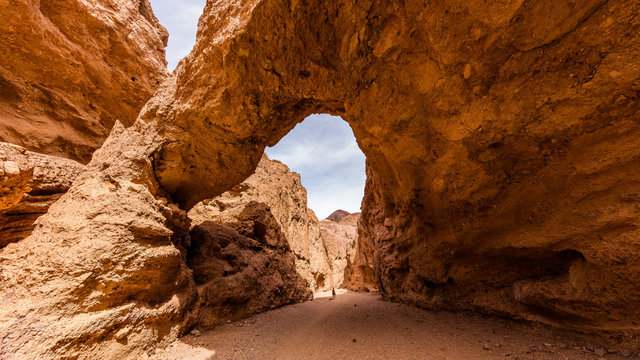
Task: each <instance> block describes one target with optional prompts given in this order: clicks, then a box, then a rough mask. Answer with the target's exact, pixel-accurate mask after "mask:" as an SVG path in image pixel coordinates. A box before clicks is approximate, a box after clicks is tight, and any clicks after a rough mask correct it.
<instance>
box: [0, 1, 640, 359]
mask: <svg viewBox="0 0 640 360" xmlns="http://www.w3.org/2000/svg"><path fill="white" fill-rule="evenodd" d="M638 14H640V5H639V4H638V3H637V2H636V1H629V0H611V1H606V2H605V1H602V0H589V1H583V2H580V3H577V2H575V1H571V0H555V1H546V0H545V1H537V2H525V1H512V2H508V3H504V2H498V1H481V2H478V1H471V0H468V1H467V0H443V1H438V2H424V1H408V2H402V3H396V2H370V1H356V2H353V1H307V2H295V1H294V2H284V1H276V0H246V1H210V2H208V4H207V7H206V9H205V13H204V15H203V17H202V18H201V21H200V29H199V34H198V43H197V45H196V47H195V48H194V51H193V52H192V54H191V55H190V56H189V57H188V58H187V59H186V60H185V61H183V62H182V63H181V65H180V66H179V68H178V69H177V70H176V73H175V76H173V77H171V78H169V79H168V80H167V81H166V82H165V83H164V84H163V85H162V88H161V89H160V90H159V92H158V93H157V94H156V96H155V97H154V98H153V99H152V100H151V101H150V102H149V103H148V104H147V105H146V106H145V108H144V109H143V111H142V112H141V114H140V117H139V118H138V120H137V121H136V123H135V124H134V125H133V126H132V127H130V128H128V129H126V130H125V129H123V128H121V127H118V128H116V129H115V130H114V131H113V134H112V136H110V137H109V138H108V140H107V141H106V142H105V144H104V145H103V147H102V148H101V149H100V150H98V151H97V152H96V153H95V154H94V157H93V159H92V161H91V162H90V163H89V165H88V167H87V171H86V172H85V173H83V174H82V175H81V176H80V178H79V179H78V180H77V181H76V182H75V183H74V185H73V186H72V187H71V189H70V191H69V192H68V193H67V194H65V195H64V196H62V197H61V199H60V200H59V201H58V202H57V203H56V204H54V205H53V206H52V207H51V209H50V211H49V213H48V214H47V215H45V216H43V217H41V218H40V220H39V223H38V226H37V227H36V229H35V230H34V232H33V233H32V235H31V236H29V237H27V238H26V239H24V240H22V241H20V242H18V243H15V244H11V245H9V246H7V247H5V248H4V249H2V250H0V288H1V289H3V290H2V296H3V299H8V300H7V301H4V302H3V306H2V307H0V319H1V320H2V321H0V333H2V334H11V335H10V336H5V337H4V340H3V342H2V343H1V344H0V357H3V356H5V355H7V354H18V355H17V356H16V357H19V356H23V355H24V357H31V358H36V357H43V356H41V355H43V354H45V353H46V355H48V356H50V357H54V355H58V354H64V353H73V354H76V355H78V356H79V357H80V358H82V357H85V358H90V357H91V356H94V357H95V356H96V355H97V354H104V353H107V352H108V353H109V354H115V355H114V357H115V356H121V358H127V357H130V358H135V357H137V356H139V355H141V354H142V353H143V352H145V351H148V350H149V345H148V344H150V343H153V342H155V341H161V340H159V339H158V334H163V335H164V336H162V337H161V338H162V339H170V338H171V337H173V336H176V335H177V334H179V333H180V331H182V330H183V329H184V327H185V325H184V322H185V319H187V318H188V314H189V311H190V310H191V309H192V308H193V306H194V299H195V297H194V295H193V294H194V291H195V285H194V282H193V280H192V279H191V278H190V270H189V269H188V267H187V266H186V264H185V262H184V259H183V257H182V255H181V253H180V251H179V250H178V249H177V247H176V244H180V243H181V242H182V241H183V240H184V237H185V236H186V235H185V234H186V233H187V231H188V221H187V219H186V213H185V210H189V209H190V208H192V207H193V206H194V205H195V204H197V203H198V202H200V201H202V200H204V199H209V198H212V197H214V196H216V195H219V194H221V193H222V192H224V191H226V190H228V189H230V188H232V187H233V186H234V185H236V184H238V183H240V182H242V181H243V180H244V179H245V178H246V177H247V176H249V175H250V174H251V173H252V171H253V170H254V169H255V167H256V165H257V164H258V162H259V160H260V158H261V156H262V153H263V150H264V147H265V146H267V145H273V144H275V143H276V142H277V141H278V140H279V139H281V138H282V137H283V136H284V135H285V134H286V133H287V132H288V131H289V130H290V129H292V128H293V126H295V124H296V123H298V122H300V121H302V120H303V119H304V118H305V117H306V116H307V115H309V114H311V113H314V112H327V113H332V114H335V115H340V116H342V117H343V118H344V119H345V120H346V121H348V122H349V124H350V125H351V127H352V128H353V130H354V134H355V136H356V138H357V140H358V144H359V146H360V147H361V149H362V150H363V152H364V153H365V155H366V156H367V164H368V170H367V171H368V173H367V175H368V180H367V187H366V191H365V199H364V202H363V205H364V206H363V213H362V218H361V220H360V223H359V224H360V225H359V226H360V229H359V235H360V236H359V237H360V241H359V243H358V245H357V249H358V251H359V252H360V254H361V255H362V256H363V257H362V258H361V259H362V261H360V262H359V264H360V265H362V266H363V268H362V269H364V270H366V269H367V267H368V268H369V269H370V270H371V272H372V273H373V275H374V276H375V282H376V285H377V286H378V289H379V290H380V291H381V292H382V294H383V296H384V297H386V298H388V299H395V300H400V301H405V302H408V303H411V304H415V305H419V306H423V307H428V308H439V309H440V308H447V309H471V310H477V311H482V312H485V313H494V314H500V315H504V316H510V317H514V318H523V319H532V320H540V321H543V322H546V323H549V324H553V325H557V326H561V327H567V328H575V329H580V330H587V331H589V330H593V331H613V332H626V333H631V334H636V333H638V332H639V331H640V329H638V325H637V324H638V321H640V308H638V306H637V304H638V303H639V302H640V280H639V279H638V276H637V274H638V271H639V270H640V258H639V257H638V256H637V254H639V253H640V242H639V241H638V238H640V233H639V231H638V226H639V225H640V224H639V220H638V219H640V210H639V209H640V206H638V205H639V204H640V198H639V197H638V193H640V181H639V180H640V179H639V176H638V174H637V168H638V165H640V146H639V145H640V144H639V143H638V142H639V140H638V139H640V136H639V135H640V125H639V124H640V121H639V120H640V101H639V99H640V67H639V66H638V61H637V60H638V58H640V36H639V35H638V34H640V32H639V31H638V30H639V28H640V18H639V15H638ZM69 254H73V256H70V255H69ZM369 265H370V266H369ZM61 269H63V271H60V270H61ZM149 305H151V306H149ZM18 319H19V320H18ZM132 329H135V331H133V330H132ZM159 329H160V330H159ZM78 339H90V340H87V341H84V342H83V341H80V340H78ZM43 349H48V350H43ZM5 357H7V356H5Z"/></svg>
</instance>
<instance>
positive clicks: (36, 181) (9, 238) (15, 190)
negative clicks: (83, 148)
mask: <svg viewBox="0 0 640 360" xmlns="http://www.w3.org/2000/svg"><path fill="white" fill-rule="evenodd" d="M0 164H2V166H0V169H1V171H0V248H2V247H4V246H6V245H8V244H10V243H13V242H16V241H19V240H22V239H24V238H25V237H27V236H28V235H29V234H30V233H31V231H32V230H33V228H34V226H35V224H34V222H35V221H36V219H37V218H38V217H40V216H41V215H42V214H44V213H46V212H47V210H48V209H49V207H50V206H51V204H53V203H54V202H55V201H56V200H58V198H60V196H62V194H64V193H65V192H67V190H69V188H70V187H71V184H72V183H73V181H74V180H75V179H76V178H77V177H78V175H79V174H80V172H82V171H83V170H84V166H83V165H82V164H79V163H77V162H75V161H73V160H69V159H64V158H59V157H55V156H47V155H41V154H37V153H34V152H31V151H27V150H26V149H25V148H22V147H20V146H17V145H12V144H6V143H0Z"/></svg>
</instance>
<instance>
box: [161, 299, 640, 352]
mask: <svg viewBox="0 0 640 360" xmlns="http://www.w3.org/2000/svg"><path fill="white" fill-rule="evenodd" d="M329 299H330V294H329V293H326V294H325V295H324V296H323V297H316V299H315V300H314V301H309V302H306V303H302V304H297V305H291V306H287V307H283V308H280V309H276V310H272V311H269V312H266V313H263V314H260V315H257V316H254V317H252V318H249V319H247V320H244V321H241V322H237V323H228V324H226V325H223V326H220V327H217V328H215V329H213V330H212V331H208V332H203V333H202V335H199V332H197V331H196V332H195V334H196V335H198V336H194V335H188V336H186V337H183V338H181V339H179V340H178V341H176V342H174V343H173V344H171V345H170V346H169V347H168V348H167V349H166V350H158V352H157V353H156V355H155V356H153V357H152V359H154V360H178V359H185V360H205V359H206V360H209V359H442V360H444V359H469V360H472V359H520V360H533V359H536V360H545V359H549V360H551V359H584V360H590V359H607V360H609V359H612V360H613V359H629V358H633V356H634V355H633V354H632V353H630V352H628V351H625V350H624V349H619V348H617V347H616V345H614V344H609V345H605V344H598V343H597V342H592V341H597V340H595V338H589V337H585V336H581V335H578V334H574V333H567V332H564V331H561V330H555V329H550V328H548V327H546V326H542V325H528V324H524V323H517V322H512V321H507V320H500V319H496V318H491V317H482V316H479V315H471V314H469V313H460V314H454V313H450V312H432V311H425V310H421V309H418V308H414V307H410V306H407V305H402V304H397V303H391V302H385V301H383V300H381V299H380V295H379V294H378V293H354V292H347V293H340V292H339V293H338V296H337V298H336V300H335V301H331V300H329ZM600 341H602V340H600ZM590 349H592V350H590ZM612 351H615V353H612ZM603 353H604V354H603Z"/></svg>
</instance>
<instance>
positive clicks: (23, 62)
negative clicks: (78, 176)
mask: <svg viewBox="0 0 640 360" xmlns="http://www.w3.org/2000/svg"><path fill="white" fill-rule="evenodd" d="M167 39H168V34H167V31H166V30H165V29H164V27H162V26H161V25H160V24H159V23H158V20H157V19H156V17H155V16H154V15H153V11H152V10H151V5H150V4H149V1H148V0H122V1H111V0H92V1H85V0H16V1H13V0H12V1H3V2H2V3H1V4H0V48H2V51H0V141H6V142H10V143H13V144H18V145H21V146H23V147H26V148H28V149H29V150H33V151H37V152H39V153H44V154H51V155H57V156H63V157H69V158H73V159H75V160H80V161H82V162H85V163H86V162H88V161H89V160H90V159H91V153H92V152H93V151H94V150H95V149H97V148H98V147H99V146H100V145H101V144H102V142H103V141H104V139H105V138H106V137H107V135H108V134H109V131H110V130H111V127H112V126H113V124H114V123H115V121H116V120H120V121H121V122H122V123H123V124H125V125H126V126H129V125H131V124H132V123H133V122H134V121H135V119H136V117H137V115H138V113H139V112H140V109H141V108H142V106H143V105H144V104H145V103H146V102H147V100H149V98H150V97H151V95H153V93H154V91H155V90H156V89H157V88H158V85H159V83H160V82H161V81H163V80H164V78H165V77H166V75H167V70H166V61H165V57H164V47H165V46H166V44H167Z"/></svg>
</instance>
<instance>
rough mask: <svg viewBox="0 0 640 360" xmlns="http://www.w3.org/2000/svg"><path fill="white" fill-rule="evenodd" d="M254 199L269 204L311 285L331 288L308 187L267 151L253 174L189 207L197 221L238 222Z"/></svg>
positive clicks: (297, 262) (297, 265)
mask: <svg viewBox="0 0 640 360" xmlns="http://www.w3.org/2000/svg"><path fill="white" fill-rule="evenodd" d="M254 201H255V202H260V203H264V204H266V205H267V206H268V207H269V209H270V211H271V213H272V214H273V216H274V218H275V220H276V221H277V222H278V224H279V225H280V227H281V228H282V232H283V234H284V237H285V239H286V240H287V242H288V244H289V248H290V249H291V251H292V252H293V253H294V254H295V259H296V268H297V270H298V273H299V274H300V275H301V276H302V277H303V278H304V279H306V280H307V281H308V283H309V286H310V288H311V289H313V290H326V289H330V288H331V283H330V278H329V274H330V273H331V268H330V265H329V263H328V262H327V258H326V255H325V253H326V251H325V248H324V246H323V241H322V239H321V238H320V228H319V227H318V219H317V218H316V215H315V214H314V213H313V211H312V210H311V209H309V208H307V190H306V189H305V188H304V187H303V186H302V182H301V180H300V175H299V174H297V173H295V172H291V171H290V170H289V168H288V167H287V166H286V165H285V164H283V163H281V162H280V161H277V160H270V159H269V158H268V157H267V155H263V156H262V159H261V160H260V163H259V164H258V167H257V168H256V170H255V172H254V173H253V175H251V176H250V177H248V178H247V179H246V180H245V181H243V182H242V183H241V184H238V185H236V186H234V187H233V188H232V189H231V190H229V191H227V192H225V193H223V194H221V195H220V196H218V197H216V198H213V199H209V200H205V201H203V202H201V203H199V204H197V205H196V206H195V207H194V208H193V209H192V210H191V211H189V217H190V218H191V219H192V222H193V225H198V224H201V223H203V222H205V221H213V222H217V223H221V224H225V223H229V222H235V221H237V216H238V215H239V214H240V213H242V212H243V211H244V210H245V208H246V207H247V205H249V204H251V203H252V202H254Z"/></svg>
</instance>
